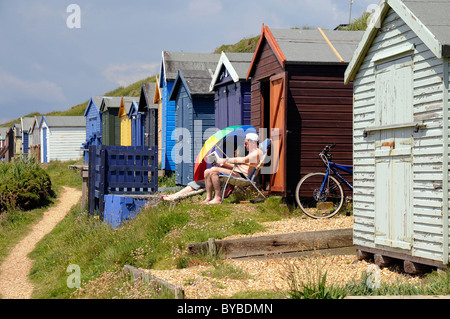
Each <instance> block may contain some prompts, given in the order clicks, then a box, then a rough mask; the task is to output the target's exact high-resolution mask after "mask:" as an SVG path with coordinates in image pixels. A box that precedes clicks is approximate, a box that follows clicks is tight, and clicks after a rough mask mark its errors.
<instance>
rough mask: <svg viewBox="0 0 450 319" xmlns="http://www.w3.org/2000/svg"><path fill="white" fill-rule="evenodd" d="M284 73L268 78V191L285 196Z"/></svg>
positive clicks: (285, 120) (285, 119)
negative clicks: (270, 141) (270, 143)
mask: <svg viewBox="0 0 450 319" xmlns="http://www.w3.org/2000/svg"><path fill="white" fill-rule="evenodd" d="M286 82H287V81H286V72H283V73H280V74H277V75H274V76H272V77H271V78H270V132H269V134H270V138H271V139H272V146H271V159H272V163H271V164H272V175H271V180H270V185H271V187H270V190H271V191H272V192H277V193H281V194H282V196H285V195H286V122H287V118H286V114H287V112H286V107H287V105H286V92H287V90H286Z"/></svg>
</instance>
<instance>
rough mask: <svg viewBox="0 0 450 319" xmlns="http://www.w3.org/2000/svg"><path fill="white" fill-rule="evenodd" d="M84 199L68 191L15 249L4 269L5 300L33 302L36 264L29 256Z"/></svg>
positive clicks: (0, 270) (0, 291)
mask: <svg viewBox="0 0 450 319" xmlns="http://www.w3.org/2000/svg"><path fill="white" fill-rule="evenodd" d="M80 198H81V191H79V190H77V189H73V188H70V187H64V191H63V192H62V194H61V197H60V198H59V203H58V204H57V205H56V206H53V207H51V208H49V210H48V211H46V212H45V213H44V217H43V218H42V220H41V221H40V222H39V223H37V224H36V225H34V226H33V228H32V230H31V232H30V233H29V234H28V235H27V236H26V237H25V238H23V239H22V240H21V241H20V242H19V243H18V244H17V245H16V247H14V248H13V250H12V251H11V254H10V255H9V256H8V257H7V258H6V259H5V261H4V262H3V264H2V265H1V266H0V295H1V296H2V297H3V298H4V299H29V298H31V293H32V292H33V285H32V284H31V282H30V281H29V280H28V274H29V273H30V270H31V266H32V260H31V259H30V258H28V257H27V255H28V254H29V253H30V252H32V251H33V249H34V248H35V246H36V244H37V243H38V242H39V241H40V240H41V239H42V238H43V237H44V236H45V235H46V234H48V233H49V232H51V230H52V229H53V228H54V227H55V226H56V225H57V224H58V223H59V222H60V221H61V220H62V219H63V218H64V217H65V216H66V214H67V213H68V212H69V211H70V208H71V207H72V206H73V205H75V204H76V203H78V201H79V199H80Z"/></svg>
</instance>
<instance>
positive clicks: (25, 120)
mask: <svg viewBox="0 0 450 319" xmlns="http://www.w3.org/2000/svg"><path fill="white" fill-rule="evenodd" d="M20 121H21V123H22V132H23V131H25V132H28V131H29V130H30V129H31V127H32V126H33V123H34V117H22V118H20Z"/></svg>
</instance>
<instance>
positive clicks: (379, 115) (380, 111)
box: [375, 56, 414, 250]
mask: <svg viewBox="0 0 450 319" xmlns="http://www.w3.org/2000/svg"><path fill="white" fill-rule="evenodd" d="M411 66H412V58H411V56H407V57H403V58H397V59H393V60H390V61H386V62H383V63H379V64H378V65H377V66H376V75H375V85H376V87H375V90H376V96H377V97H376V107H375V117H376V121H377V122H376V125H377V126H378V127H379V128H380V130H379V132H377V133H376V140H375V244H377V245H382V246H389V247H395V248H401V249H407V250H409V249H411V244H412V207H413V206H412V194H413V189H412V180H413V176H412V174H413V169H412V145H413V137H412V133H413V129H414V127H413V126H412V125H411V123H412V122H413V71H412V67H411Z"/></svg>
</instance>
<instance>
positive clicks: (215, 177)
mask: <svg viewBox="0 0 450 319" xmlns="http://www.w3.org/2000/svg"><path fill="white" fill-rule="evenodd" d="M210 179H211V182H212V185H213V187H214V198H213V199H212V200H211V201H209V202H208V204H209V205H212V204H221V203H222V192H221V190H222V188H221V187H220V180H219V172H216V171H214V172H212V173H211V174H210Z"/></svg>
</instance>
